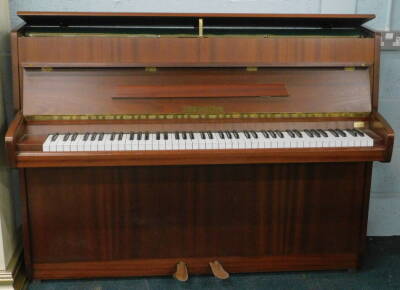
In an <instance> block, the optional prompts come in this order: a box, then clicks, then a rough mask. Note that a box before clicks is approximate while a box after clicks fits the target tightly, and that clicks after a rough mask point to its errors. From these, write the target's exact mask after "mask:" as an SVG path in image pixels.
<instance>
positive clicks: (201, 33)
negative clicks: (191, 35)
mask: <svg viewBox="0 0 400 290" xmlns="http://www.w3.org/2000/svg"><path fill="white" fill-rule="evenodd" d="M203 35H204V21H203V18H199V37H203Z"/></svg>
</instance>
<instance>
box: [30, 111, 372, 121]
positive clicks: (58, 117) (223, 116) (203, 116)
mask: <svg viewBox="0 0 400 290" xmlns="http://www.w3.org/2000/svg"><path fill="white" fill-rule="evenodd" d="M368 115H369V113H368V112H333V113H225V114H115V115H30V116H26V119H27V120H29V121H90V120H94V121H107V120H173V119H277V118H363V117H367V116H368Z"/></svg>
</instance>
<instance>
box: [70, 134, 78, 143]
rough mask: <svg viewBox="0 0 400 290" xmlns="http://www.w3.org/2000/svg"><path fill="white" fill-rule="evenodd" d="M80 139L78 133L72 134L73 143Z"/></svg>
mask: <svg viewBox="0 0 400 290" xmlns="http://www.w3.org/2000/svg"><path fill="white" fill-rule="evenodd" d="M76 138H78V133H74V134H72V137H71V141H75V140H76Z"/></svg>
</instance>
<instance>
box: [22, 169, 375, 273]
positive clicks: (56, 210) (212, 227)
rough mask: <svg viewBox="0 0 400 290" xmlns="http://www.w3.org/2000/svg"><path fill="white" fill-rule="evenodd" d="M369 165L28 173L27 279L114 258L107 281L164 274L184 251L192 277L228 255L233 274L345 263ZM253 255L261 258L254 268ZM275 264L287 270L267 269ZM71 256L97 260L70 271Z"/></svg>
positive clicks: (354, 253)
mask: <svg viewBox="0 0 400 290" xmlns="http://www.w3.org/2000/svg"><path fill="white" fill-rule="evenodd" d="M370 169H371V167H370V166H369V163H328V164H286V165H284V164H274V165H228V166H224V165H219V166H169V167H109V168H104V167H96V168H53V169H49V168H43V169H26V185H27V186H26V188H27V198H26V200H27V209H26V210H27V212H28V216H29V228H30V230H29V233H30V237H27V236H25V239H30V241H31V249H32V261H33V270H34V273H35V271H36V273H37V276H36V278H37V277H41V278H46V275H45V274H43V273H46V271H47V273H48V277H51V275H52V274H51V269H49V267H48V266H49V265H50V268H51V265H52V264H53V263H59V264H58V266H57V267H59V268H61V272H59V273H58V274H57V277H58V278H62V277H69V278H71V277H77V276H80V277H91V276H96V274H95V273H96V271H101V270H100V268H101V267H102V265H106V264H107V263H114V265H118V267H119V269H120V270H121V271H117V272H114V274H113V275H116V276H118V275H122V276H123V275H135V274H136V275H137V274H138V273H140V275H147V274H152V275H160V274H161V275H164V274H170V273H172V272H171V271H172V270H173V267H174V264H175V263H176V262H178V261H179V260H183V261H185V259H186V258H188V259H189V260H190V261H192V263H193V264H194V265H197V266H196V267H197V268H196V267H195V268H194V272H193V271H191V273H196V272H198V273H201V272H204V268H205V266H206V262H205V261H204V263H205V265H204V266H201V265H200V264H201V263H203V262H202V261H203V260H204V258H208V257H213V258H218V259H219V258H221V261H224V259H226V261H227V263H228V265H229V267H227V270H228V271H233V272H243V271H248V270H254V269H255V268H257V269H258V270H257V271H266V270H268V271H270V270H271V271H273V270H280V269H281V270H282V269H285V270H302V269H303V270H305V269H313V267H314V268H315V267H316V266H315V265H316V264H314V266H311V264H312V263H318V267H317V268H321V269H322V268H347V267H350V266H349V265H356V263H357V260H358V258H357V257H358V254H359V253H360V249H361V247H362V240H363V239H362V238H363V237H362V235H364V231H363V228H362V226H363V225H364V222H363V218H365V217H364V213H365V209H364V207H365V199H366V198H367V196H366V195H368V194H369V188H366V187H365V184H369V181H368V180H367V179H368V178H370V175H369V174H368V171H370ZM346 255H347V256H346ZM324 256H326V257H330V258H331V260H329V259H328V260H326V261H324V258H323V257H324ZM235 257H238V258H237V259H236V258H235ZM294 257H298V258H297V259H295V258H294ZM339 257H347V258H346V259H344V260H343V261H341V260H340V258H339ZM349 257H353V258H349ZM242 258H243V259H242ZM292 258H293V259H292ZM315 258H316V259H317V260H318V262H316V260H313V259H315ZM232 259H233V260H232ZM235 259H236V260H235ZM241 259H242V260H241ZM246 259H247V262H246ZM257 259H264V260H259V261H265V264H262V263H261V264H260V263H258V265H257V267H255V263H256V261H257ZM274 259H277V260H279V259H283V260H282V261H286V262H284V263H285V266H284V267H283V266H282V264H279V262H277V264H276V267H275V268H274V264H270V263H269V262H271V261H273V260H274ZM122 260H125V262H123V261H122ZM127 260H129V261H132V263H135V261H136V262H137V263H138V265H137V266H138V267H139V268H137V272H135V268H132V269H131V268H129V269H124V266H123V265H124V263H127V262H126V261H127ZM118 261H121V262H120V263H119V262H118ZM267 261H269V262H268V263H267ZM290 261H291V262H290ZM312 261H314V262H312ZM69 262H76V263H78V264H79V262H87V263H92V262H93V263H95V264H96V265H95V266H93V268H90V267H91V266H90V265H89V264H88V265H86V266H87V267H88V268H87V271H86V272H85V270H83V272H82V273H81V274H79V275H78V274H75V275H72V276H71V273H69V274H68V273H67V272H68V270H67V269H68V267H70V266H68V265H69V264H67V263H69ZM153 263H154V265H153ZM310 263H311V264H310ZM128 264H129V263H128ZM128 264H126V266H128ZM46 265H47V266H46ZM70 265H72V264H70ZM145 265H146V267H147V268H146V267H145V269H148V270H147V271H146V270H143V267H144V266H145ZM36 266H37V268H35V267H36ZM63 266H65V268H64V270H62V269H63ZM41 267H42V268H41ZM43 267H44V268H43ZM46 267H47V268H46ZM121 267H122V268H121ZM140 267H142V268H140ZM282 267H283V268H282ZM189 268H190V265H189ZM40 269H42V270H40ZM43 269H45V270H43ZM96 269H97V270H96ZM196 269H198V270H196ZM103 270H104V269H103ZM41 271H42V272H41ZM43 271H44V272H43ZM98 273H100V272H98ZM102 274H104V273H102ZM43 275H44V276H43ZM106 276H107V275H106Z"/></svg>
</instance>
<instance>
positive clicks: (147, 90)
mask: <svg viewBox="0 0 400 290" xmlns="http://www.w3.org/2000/svg"><path fill="white" fill-rule="evenodd" d="M266 96H270V97H288V96H289V93H288V92H287V89H286V87H285V85H284V84H257V83H256V84H255V83H249V84H245V83H244V84H235V83H231V84H207V83H203V84H179V85H170V84H162V85H160V84H151V85H150V84H149V85H134V86H132V85H131V86H121V87H118V88H117V95H116V96H113V97H112V98H113V99H120V98H123V99H129V98H172V99H174V98H234V97H266Z"/></svg>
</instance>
